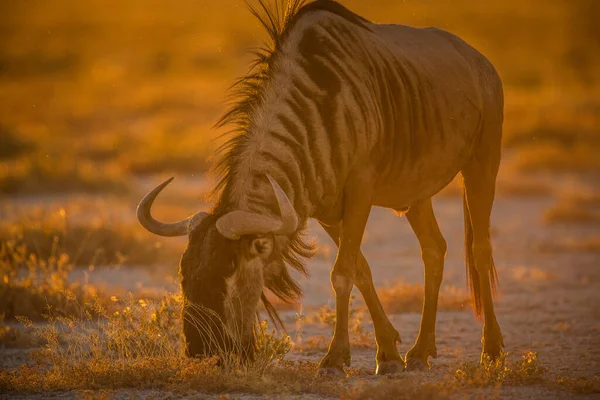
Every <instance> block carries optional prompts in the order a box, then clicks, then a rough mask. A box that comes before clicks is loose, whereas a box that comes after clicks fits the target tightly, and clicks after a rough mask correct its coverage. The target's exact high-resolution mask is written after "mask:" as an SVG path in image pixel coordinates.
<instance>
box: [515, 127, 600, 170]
mask: <svg viewBox="0 0 600 400" xmlns="http://www.w3.org/2000/svg"><path fill="white" fill-rule="evenodd" d="M599 136H600V135H599ZM599 149H600V146H599V147H589V146H587V145H581V146H576V147H573V148H570V149H568V148H563V147H557V146H552V145H540V146H535V147H533V146H531V147H527V148H522V149H520V150H519V152H518V153H517V154H518V158H517V160H516V166H517V168H518V169H520V170H522V171H527V172H537V171H552V172H557V171H572V172H595V171H598V170H600V158H598V151H599Z"/></svg>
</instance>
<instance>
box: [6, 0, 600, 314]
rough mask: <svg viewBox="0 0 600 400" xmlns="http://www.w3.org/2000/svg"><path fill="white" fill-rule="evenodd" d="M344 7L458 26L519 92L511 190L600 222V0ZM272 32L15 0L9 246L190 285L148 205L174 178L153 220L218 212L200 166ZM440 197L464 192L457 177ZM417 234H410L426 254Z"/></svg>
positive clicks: (168, 14)
mask: <svg viewBox="0 0 600 400" xmlns="http://www.w3.org/2000/svg"><path fill="white" fill-rule="evenodd" d="M343 4H344V5H346V6H347V7H349V8H350V9H352V10H353V11H355V12H356V13H358V14H361V15H363V16H364V17H366V18H368V19H369V20H373V21H375V22H378V23H401V24H408V25H414V26H418V27H426V26H436V27H439V28H442V29H445V30H448V31H450V32H452V33H455V34H457V35H459V36H460V37H462V38H463V39H465V40H466V41H467V42H469V43H470V44H472V45H473V46H474V47H476V48H477V49H478V50H480V51H481V52H482V53H483V54H485V55H486V56H487V57H488V58H489V59H490V60H491V61H492V63H493V64H494V65H495V66H496V68H497V69H498V71H499V73H500V75H501V76H502V79H503V81H504V84H505V92H506V96H505V97H506V115H505V120H506V122H505V131H504V147H505V151H504V159H503V165H502V168H501V176H500V181H499V193H500V195H502V196H509V197H510V196H517V197H518V196H521V197H523V196H525V197H531V196H533V197H536V196H537V197H541V198H543V199H544V201H543V202H541V203H539V204H540V205H539V207H538V206H535V207H534V208H535V209H538V208H543V209H544V210H543V214H542V217H541V218H542V219H543V220H545V221H546V223H553V222H559V223H562V222H565V221H567V222H576V223H584V224H587V225H588V226H589V225H590V223H592V224H594V225H593V226H594V227H597V223H598V221H600V217H599V214H598V206H599V204H600V195H599V194H598V193H599V192H598V191H597V190H596V189H597V186H598V177H599V174H598V173H599V171H600V24H599V23H598V21H599V19H600V1H596V0H571V1H566V0H518V1H517V0H510V1H509V0H486V1H473V0H435V1H434V0H404V1H396V0H369V1H359V0H345V1H343ZM265 39H266V35H265V33H264V32H263V30H262V28H261V27H260V26H259V24H258V22H257V21H256V20H255V19H254V18H253V17H252V16H251V15H250V13H249V12H248V10H247V7H246V5H245V4H244V2H243V1H238V0H220V1H205V0H177V1H164V0H128V1H125V2H123V1H114V0H86V1H79V2H76V1H70V0H53V1H42V0H25V1H4V2H2V5H1V6H0V193H1V199H2V200H1V201H0V217H1V221H0V241H1V242H2V243H3V245H7V244H11V246H13V247H11V249H13V250H10V249H9V248H8V247H6V249H5V250H4V251H5V256H6V254H12V253H13V252H14V251H15V250H14V246H16V245H25V246H26V248H27V250H23V254H24V255H27V254H29V252H31V253H32V254H36V255H37V256H39V257H40V259H47V258H48V257H52V256H53V255H54V256H56V255H59V254H63V255H66V256H68V258H69V263H68V265H73V264H74V265H77V266H83V267H85V268H87V270H91V269H94V268H96V267H98V266H105V265H109V266H111V267H114V266H117V267H119V266H123V265H144V266H147V265H156V264H166V265H168V266H169V268H168V274H169V279H168V280H163V281H160V280H156V279H151V278H148V281H145V280H144V279H146V278H144V275H139V276H138V277H136V278H135V279H134V283H131V284H129V283H127V282H126V281H124V280H123V279H121V278H120V275H115V274H114V273H112V272H111V273H110V274H107V278H106V279H107V280H108V281H109V282H110V281H111V280H112V281H115V282H112V283H114V284H115V285H129V286H128V287H127V289H132V287H131V286H132V285H134V288H135V287H137V288H138V289H139V288H144V287H147V286H148V285H149V282H157V281H158V282H167V284H166V285H167V286H168V287H169V288H171V289H173V290H177V279H176V271H177V268H176V264H177V260H178V257H179V255H180V254H181V251H182V249H183V246H184V245H185V239H183V240H168V239H167V240H163V239H160V238H157V237H154V236H152V235H150V234H148V233H147V232H145V231H143V230H142V228H141V227H139V226H138V224H137V222H136V221H135V216H134V214H135V213H134V210H135V205H136V203H137V201H138V200H139V198H140V197H141V196H142V194H143V193H144V192H145V191H146V190H148V189H149V188H151V187H153V185H154V184H155V183H157V182H158V181H160V180H161V179H163V178H166V177H168V176H176V177H177V180H176V181H175V183H174V184H173V185H172V187H170V188H169V190H168V191H167V193H165V194H164V196H162V197H161V199H160V204H158V205H157V213H156V216H157V217H159V218H163V219H165V220H175V219H178V218H181V217H184V216H186V215H187V214H189V213H191V212H194V211H197V210H198V209H202V208H204V209H206V208H207V207H209V205H208V204H206V203H204V202H203V194H204V193H205V191H206V188H207V186H208V185H209V184H210V180H209V179H206V177H205V172H206V171H207V169H208V168H209V166H210V164H211V154H212V153H213V151H214V149H215V148H216V147H217V145H218V140H217V141H215V140H214V139H215V138H216V137H217V136H218V135H219V134H220V133H222V132H219V131H218V130H215V129H212V128H211V127H212V125H213V124H214V123H215V122H216V121H217V119H218V117H219V116H220V114H221V113H222V112H223V111H224V109H225V107H226V99H227V97H226V96H227V92H226V90H227V88H228V87H229V85H230V84H231V83H232V82H233V81H234V80H235V78H236V77H238V76H240V75H243V74H244V73H245V72H247V67H248V65H249V62H250V60H251V56H250V55H249V54H248V53H247V50H248V49H250V48H252V47H256V46H258V45H260V44H261V43H262V42H263V41H264V40H265ZM444 193H446V194H448V195H453V194H456V193H458V190H457V187H456V186H455V185H454V186H453V185H451V187H449V188H448V189H447V190H446V191H445V192H444ZM574 195H576V196H575V197H574ZM521 197H519V198H521ZM565 198H566V200H565ZM453 204H454V203H453ZM456 204H457V205H456V207H455V208H456V209H457V210H458V209H460V206H459V205H458V204H459V203H458V202H457V203H456ZM536 204H537V203H536ZM509 210H512V211H513V212H518V211H519V208H518V206H517V207H514V206H511V207H509ZM459 229H460V228H459ZM586 229H587V228H586ZM588 233H589V229H588V230H585V231H584V233H583V234H582V235H584V236H585V237H588V236H589V235H588ZM586 235H587V236H586ZM569 240H570V241H566V242H563V241H559V242H555V243H553V244H551V245H548V246H549V247H550V248H552V249H553V250H552V251H554V250H556V249H557V248H559V249H564V248H565V246H566V247H568V248H570V249H571V250H572V249H573V246H576V247H575V249H581V248H584V249H587V250H586V251H592V252H595V253H596V254H597V252H598V250H599V249H600V239H599V238H598V236H597V235H596V236H595V237H593V238H592V239H590V240H591V241H590V240H588V241H587V242H584V243H583V244H582V242H581V241H579V240H571V239H569ZM586 240H587V239H586ZM415 243H416V242H415ZM415 243H409V244H408V245H407V246H412V247H415V249H414V250H415V251H418V248H417V247H416V244H415ZM586 243H587V244H586ZM327 246H331V244H328V245H324V246H322V249H323V248H324V249H325V250H322V251H325V253H327ZM536 246H537V245H536ZM540 246H542V247H543V245H540ZM557 246H558V247H557ZM561 246H562V247H561ZM569 246H570V247H569ZM577 246H579V247H577ZM582 246H583V247H582ZM459 250H460V249H459ZM330 253H331V250H329V253H327V254H330ZM327 257H329V256H327ZM417 257H418V252H417ZM330 258H331V257H330ZM417 260H418V258H417ZM457 260H460V257H458V258H457ZM417 262H418V261H417ZM15 265H16V264H15V263H6V262H5V263H4V264H3V268H4V270H3V271H2V273H3V275H4V276H5V277H6V278H5V280H4V284H7V282H12V281H11V279H13V278H10V277H14V279H17V278H16V277H17V276H18V274H16V273H15V271H14V269H15V267H14V266H15ZM417 267H418V266H417ZM53 268H55V269H56V270H59V268H58V267H57V266H54V267H53ZM69 268H70V267H69ZM418 268H420V267H418ZM461 268H462V267H461ZM148 270H150V269H148ZM63 272H64V271H63ZM461 273H462V272H461ZM15 274H16V275H15ZM98 274H100V272H99V271H97V272H96V275H95V276H98ZM63 275H64V273H63ZM63 275H61V276H63ZM419 275H420V272H419V273H418V274H417V275H416V276H417V277H418V276H419ZM40 276H41V277H42V278H43V277H44V276H46V275H43V274H42V275H40ZM64 276H66V275H64ZM86 276H87V275H86ZM161 276H162V275H161ZM109 277H112V278H109ZM19 279H20V278H19ZM61 279H62V278H61ZM86 279H87V278H86ZM325 279H326V277H325ZM461 280H462V278H461ZM33 281H35V280H32V282H33ZM57 282H59V283H56V284H57V285H67V284H69V283H68V282H67V281H66V280H65V279H63V281H60V280H59V281H57ZM60 282H62V283H60ZM65 282H67V283H65ZM136 285H137V286H136ZM161 285H162V283H161ZM6 301H7V302H10V301H9V300H6ZM417 308H418V307H417ZM7 309H8V308H7ZM11 313H12V314H13V315H14V314H16V313H17V311H14V310H13V311H11ZM9 314H10V313H9Z"/></svg>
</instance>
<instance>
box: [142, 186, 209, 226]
mask: <svg viewBox="0 0 600 400" xmlns="http://www.w3.org/2000/svg"><path fill="white" fill-rule="evenodd" d="M173 179H174V178H169V179H167V180H166V181H164V182H163V183H161V184H160V185H158V186H157V187H155V188H154V189H152V190H151V191H150V192H149V193H148V194H147V195H146V196H144V198H143V199H142V200H141V201H140V204H138V207H137V218H138V221H140V224H141V225H142V226H143V227H144V228H146V230H147V231H149V232H152V233H154V234H155V235H159V236H169V237H172V236H185V235H188V234H189V233H190V231H191V229H192V228H193V227H194V226H195V225H196V224H198V223H199V222H200V221H201V220H202V218H204V217H206V216H207V215H208V214H207V213H204V212H199V213H196V214H194V215H192V216H190V217H187V218H186V219H184V220H181V221H178V222H174V223H171V224H165V223H164V222H160V221H157V220H155V219H154V218H153V217H152V213H151V209H152V203H154V200H156V197H157V196H158V194H159V193H160V192H162V190H163V189H164V188H165V187H166V186H167V185H168V184H169V183H171V181H172V180H173Z"/></svg>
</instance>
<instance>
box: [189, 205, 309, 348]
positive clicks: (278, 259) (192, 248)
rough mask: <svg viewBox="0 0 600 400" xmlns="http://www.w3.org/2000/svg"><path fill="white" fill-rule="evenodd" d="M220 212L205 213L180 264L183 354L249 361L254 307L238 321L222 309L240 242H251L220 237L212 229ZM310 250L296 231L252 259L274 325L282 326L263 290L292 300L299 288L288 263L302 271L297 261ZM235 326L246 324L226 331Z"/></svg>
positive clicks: (241, 256)
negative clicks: (232, 356) (266, 255)
mask: <svg viewBox="0 0 600 400" xmlns="http://www.w3.org/2000/svg"><path fill="white" fill-rule="evenodd" d="M219 216H220V214H218V213H217V214H215V215H208V216H207V217H206V218H204V219H203V220H202V221H201V222H200V223H199V224H198V225H197V226H196V227H195V228H194V229H193V231H192V232H191V233H190V235H189V241H188V246H187V248H186V250H185V252H184V254H183V256H182V258H181V262H180V273H181V277H182V282H181V287H182V291H183V296H184V307H183V330H184V336H185V342H186V354H187V355H188V356H191V357H195V356H199V357H210V356H214V355H221V354H223V353H226V354H229V353H236V354H238V355H239V356H241V357H242V358H243V359H248V358H250V359H251V358H253V355H254V350H255V348H254V335H253V334H252V333H248V330H249V329H250V330H251V329H252V328H249V327H248V325H249V324H251V323H250V322H249V321H253V322H252V324H253V323H255V322H257V321H258V319H257V318H255V315H257V314H255V312H256V310H254V311H252V312H246V313H244V314H243V315H240V314H239V313H238V314H237V318H236V319H237V321H231V319H232V318H231V317H232V315H236V313H235V312H227V311H231V310H230V309H226V307H231V304H230V303H231V302H228V301H226V299H227V296H228V295H230V297H231V293H228V290H231V289H232V288H231V287H228V284H227V279H228V278H231V277H232V276H233V275H234V273H235V272H236V268H240V260H241V258H243V254H242V253H243V248H244V247H245V241H246V242H247V241H250V240H251V238H244V237H242V238H241V239H240V240H230V239H227V238H226V237H224V236H223V235H221V234H220V233H219V231H218V230H217V228H216V221H217V220H218V219H219ZM313 251H314V247H313V245H312V244H307V243H304V241H303V240H302V238H301V232H300V231H299V232H298V233H296V234H295V235H291V236H289V237H288V236H286V237H279V238H277V239H276V240H275V246H274V249H273V253H272V255H271V257H270V258H269V259H268V260H264V261H259V260H256V261H254V262H258V263H260V268H261V271H260V274H261V275H262V279H263V285H264V287H260V288H258V287H257V288H256V291H260V293H261V295H260V300H261V301H262V303H263V305H264V308H265V310H266V311H267V313H268V315H269V317H270V319H271V321H272V322H273V323H274V324H275V325H276V326H278V327H279V328H283V324H282V322H281V319H280V318H279V315H278V313H277V311H276V310H275V307H274V306H273V305H272V304H271V303H270V302H269V300H268V299H267V297H266V296H265V294H264V289H265V288H266V289H268V290H269V291H271V292H272V293H273V294H274V295H275V296H276V297H277V298H279V299H280V300H281V301H283V302H286V303H294V302H296V301H297V300H298V299H299V298H300V296H301V294H302V291H301V290H300V287H299V286H298V285H297V283H296V282H295V280H294V279H293V278H292V277H291V275H290V273H289V271H288V268H287V266H290V267H291V268H293V269H296V270H297V271H298V272H300V273H301V274H306V270H305V269H304V264H303V263H302V259H304V258H307V257H310V256H311V255H312V253H313ZM286 264H287V266H286ZM255 265H256V264H255ZM238 283H239V281H238ZM255 293H256V292H255ZM230 300H231V299H230ZM242 303H244V299H243V300H242ZM228 304H229V305H228ZM250 314H252V315H250ZM228 318H229V319H230V320H228ZM240 324H245V325H244V326H243V328H244V332H245V333H246V334H245V335H231V333H232V329H231V326H232V325H233V326H234V331H236V332H234V333H240V331H239V330H238V329H235V327H237V328H240Z"/></svg>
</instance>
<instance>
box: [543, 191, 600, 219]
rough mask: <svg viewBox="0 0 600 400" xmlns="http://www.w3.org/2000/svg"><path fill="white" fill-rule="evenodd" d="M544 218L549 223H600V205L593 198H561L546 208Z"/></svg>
mask: <svg viewBox="0 0 600 400" xmlns="http://www.w3.org/2000/svg"><path fill="white" fill-rule="evenodd" d="M544 220H545V221H546V222H547V223H580V224H598V223H600V207H598V204H597V203H596V201H595V200H594V199H593V198H582V199H580V198H577V197H575V198H573V197H568V198H564V199H561V200H559V201H558V202H557V204H555V205H554V206H552V207H551V208H549V209H548V210H546V212H545V213H544Z"/></svg>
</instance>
